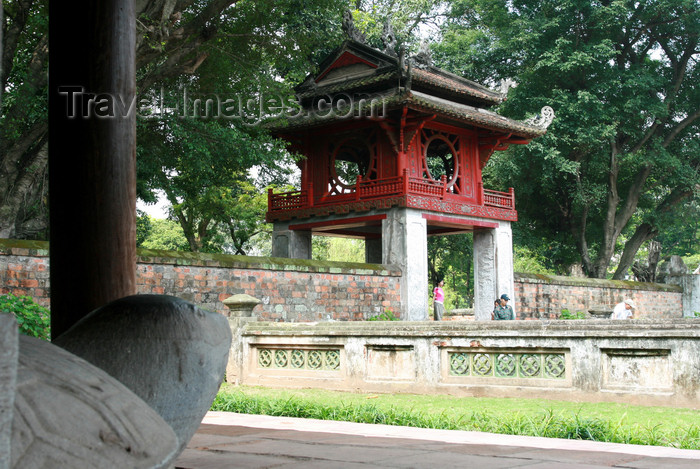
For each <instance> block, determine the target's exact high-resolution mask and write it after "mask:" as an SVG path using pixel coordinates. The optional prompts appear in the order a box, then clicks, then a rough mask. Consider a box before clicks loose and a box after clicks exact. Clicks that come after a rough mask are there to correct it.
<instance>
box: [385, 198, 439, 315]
mask: <svg viewBox="0 0 700 469" xmlns="http://www.w3.org/2000/svg"><path fill="white" fill-rule="evenodd" d="M382 262H383V263H384V264H393V265H395V266H398V267H399V268H400V269H401V271H402V273H403V275H402V276H401V307H402V315H401V316H402V318H403V319H404V320H407V321H425V320H426V319H427V318H428V228H427V222H426V220H425V218H423V216H422V213H421V212H419V211H418V210H413V209H408V208H392V209H390V210H389V212H388V214H387V217H386V219H384V220H382Z"/></svg>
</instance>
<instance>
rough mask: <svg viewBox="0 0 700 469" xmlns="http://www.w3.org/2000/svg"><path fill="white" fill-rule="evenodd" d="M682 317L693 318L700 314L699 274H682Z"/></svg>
mask: <svg viewBox="0 0 700 469" xmlns="http://www.w3.org/2000/svg"><path fill="white" fill-rule="evenodd" d="M681 286H682V287H683V317H684V318H694V317H696V316H695V314H696V313H697V314H700V275H698V274H688V275H684V276H683V281H682V283H681Z"/></svg>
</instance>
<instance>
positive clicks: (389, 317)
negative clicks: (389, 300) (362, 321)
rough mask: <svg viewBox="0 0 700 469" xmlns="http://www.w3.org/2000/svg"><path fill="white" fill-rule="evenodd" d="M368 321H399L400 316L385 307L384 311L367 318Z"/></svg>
mask: <svg viewBox="0 0 700 469" xmlns="http://www.w3.org/2000/svg"><path fill="white" fill-rule="evenodd" d="M367 320H368V321H398V320H399V318H397V317H396V314H394V312H393V311H392V310H390V309H388V308H387V309H385V310H384V312H383V313H379V314H377V315H376V316H372V317H371V318H369V319H367Z"/></svg>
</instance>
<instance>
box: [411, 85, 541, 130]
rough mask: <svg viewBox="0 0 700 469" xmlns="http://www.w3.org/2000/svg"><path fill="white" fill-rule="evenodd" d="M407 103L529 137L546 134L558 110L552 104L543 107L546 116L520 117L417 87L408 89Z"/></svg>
mask: <svg viewBox="0 0 700 469" xmlns="http://www.w3.org/2000/svg"><path fill="white" fill-rule="evenodd" d="M405 103H406V105H407V106H408V107H409V108H411V109H414V110H417V111H423V112H433V113H435V114H437V115H438V116H440V117H443V118H448V119H450V120H453V121H456V122H459V123H463V124H469V125H473V126H475V127H479V128H484V129H488V130H494V131H499V132H506V133H511V134H513V135H514V136H517V137H521V138H523V139H527V140H530V139H533V138H536V137H540V136H542V135H544V134H545V133H546V132H547V127H548V126H549V124H550V123H551V121H552V119H553V118H554V112H553V111H552V108H550V107H548V106H545V107H544V108H543V109H542V115H543V116H544V117H543V118H540V119H528V120H526V121H518V120H515V119H510V118H508V117H505V116H502V115H500V114H498V113H495V112H493V111H489V110H487V109H483V108H475V107H473V106H468V105H465V104H459V103H454V102H450V101H448V100H445V99H442V98H438V97H435V96H430V95H428V94H425V93H422V92H419V91H415V90H410V91H408V92H407V97H406V100H405Z"/></svg>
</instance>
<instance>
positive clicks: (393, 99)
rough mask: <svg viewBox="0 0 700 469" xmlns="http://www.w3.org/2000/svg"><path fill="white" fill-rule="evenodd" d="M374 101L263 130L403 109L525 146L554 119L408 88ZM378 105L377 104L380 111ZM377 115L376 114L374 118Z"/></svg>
mask: <svg viewBox="0 0 700 469" xmlns="http://www.w3.org/2000/svg"><path fill="white" fill-rule="evenodd" d="M374 99H375V102H374V105H375V108H374V109H370V107H369V106H370V105H371V103H366V107H364V108H357V109H354V110H351V109H350V108H348V109H347V112H346V110H343V109H340V110H336V111H335V112H327V113H314V112H309V111H308V110H303V112H302V113H300V115H297V116H290V117H287V118H278V119H276V120H274V121H270V122H269V123H267V124H266V127H267V128H268V129H270V130H271V131H272V132H274V133H283V132H285V131H290V130H298V129H301V128H309V129H311V128H314V127H323V126H325V125H328V124H335V123H337V122H341V121H347V122H352V121H353V120H358V119H360V118H365V119H366V118H368V117H369V118H370V119H372V120H382V119H385V118H386V114H387V113H388V112H390V111H393V110H396V109H401V108H403V107H407V108H409V109H412V110H414V111H419V112H424V113H427V114H435V115H436V117H437V119H438V120H442V121H449V122H451V123H453V124H455V125H469V126H472V127H477V128H480V129H485V130H490V131H494V132H502V133H506V134H512V137H513V138H514V139H520V140H523V142H522V143H525V141H529V140H531V139H533V138H536V137H539V136H541V135H544V134H545V133H546V132H547V126H548V125H549V123H551V121H552V118H553V117H554V113H553V111H552V110H551V108H549V107H545V108H543V109H542V117H541V118H538V119H529V120H526V121H517V120H514V119H509V118H507V117H504V116H501V115H499V114H497V113H495V112H493V111H489V110H486V109H482V108H475V107H472V106H468V105H465V104H459V103H454V102H451V101H448V100H446V99H442V98H438V97H435V96H430V95H428V94H425V93H422V92H419V91H415V90H408V89H403V90H402V91H401V92H397V90H394V91H393V92H390V93H385V94H381V95H380V94H377V95H374ZM378 105H381V108H379V107H378ZM337 111H340V112H337ZM351 111H352V112H351ZM372 112H374V114H372ZM377 113H379V114H378V115H377Z"/></svg>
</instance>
